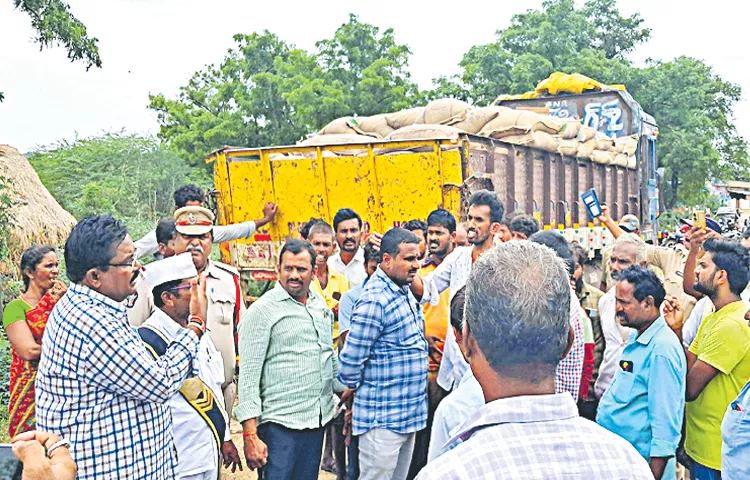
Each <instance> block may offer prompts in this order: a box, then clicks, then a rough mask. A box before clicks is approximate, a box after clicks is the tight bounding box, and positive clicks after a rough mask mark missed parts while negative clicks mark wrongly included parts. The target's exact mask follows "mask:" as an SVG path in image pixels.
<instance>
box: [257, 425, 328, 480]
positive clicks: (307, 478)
mask: <svg viewBox="0 0 750 480" xmlns="http://www.w3.org/2000/svg"><path fill="white" fill-rule="evenodd" d="M324 431H325V429H324V428H323V427H321V428H315V429H309V430H293V429H291V428H286V427H284V426H283V425H279V424H278V423H272V422H268V423H264V424H262V425H260V426H259V427H258V437H259V438H260V439H261V440H263V443H265V444H266V446H267V447H268V463H267V464H266V465H265V466H264V467H263V468H262V469H260V471H259V472H258V479H259V480H317V478H318V469H319V468H320V456H321V454H322V452H323V432H324Z"/></svg>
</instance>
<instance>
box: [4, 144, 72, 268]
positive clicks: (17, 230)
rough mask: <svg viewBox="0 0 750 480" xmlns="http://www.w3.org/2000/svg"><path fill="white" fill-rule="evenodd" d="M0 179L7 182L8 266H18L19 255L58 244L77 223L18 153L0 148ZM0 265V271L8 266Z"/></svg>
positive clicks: (5, 146) (11, 148)
mask: <svg viewBox="0 0 750 480" xmlns="http://www.w3.org/2000/svg"><path fill="white" fill-rule="evenodd" d="M0 177H4V178H6V179H8V180H10V185H9V187H10V197H11V199H12V200H13V203H14V206H13V207H12V209H11V218H12V219H13V225H12V226H11V229H10V245H9V247H10V259H9V262H8V263H10V264H11V265H14V266H17V265H18V262H19V261H20V258H21V254H22V253H23V251H24V250H25V249H27V248H28V247H30V246H31V245H34V244H37V245H59V244H60V243H62V242H64V241H65V239H66V238H67V237H68V234H69V233H70V230H71V229H72V228H73V226H74V225H75V224H76V220H75V218H73V215H71V214H70V213H68V212H67V211H66V210H65V209H64V208H62V207H61V206H60V204H59V203H57V201H56V200H55V199H54V198H53V197H52V195H51V194H50V193H49V191H48V190H47V188H46V187H45V186H44V185H42V182H41V181H40V180H39V175H37V173H36V171H35V170H34V168H33V167H32V166H31V164H30V163H29V161H28V160H27V159H26V157H24V156H23V155H21V154H20V153H19V152H18V150H16V149H15V148H13V147H10V146H8V145H0ZM3 267H4V266H3V265H0V271H2V270H6V271H7V270H8V269H9V268H8V265H5V268H3ZM11 270H12V269H11Z"/></svg>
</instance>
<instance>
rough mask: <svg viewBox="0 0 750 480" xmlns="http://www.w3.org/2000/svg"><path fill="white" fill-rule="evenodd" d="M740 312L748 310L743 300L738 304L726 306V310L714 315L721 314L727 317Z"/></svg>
mask: <svg viewBox="0 0 750 480" xmlns="http://www.w3.org/2000/svg"><path fill="white" fill-rule="evenodd" d="M739 310H747V306H746V305H745V302H743V301H742V300H738V301H736V302H732V303H728V304H726V305H724V308H722V309H721V310H719V311H718V312H714V313H721V315H722V316H725V315H731V314H733V313H735V311H739ZM743 313H744V312H743ZM743 316H744V315H743Z"/></svg>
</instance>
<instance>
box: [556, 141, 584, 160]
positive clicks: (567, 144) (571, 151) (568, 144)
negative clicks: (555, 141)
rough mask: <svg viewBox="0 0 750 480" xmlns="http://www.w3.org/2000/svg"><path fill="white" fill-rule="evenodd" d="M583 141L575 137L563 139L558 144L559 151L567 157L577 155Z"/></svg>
mask: <svg viewBox="0 0 750 480" xmlns="http://www.w3.org/2000/svg"><path fill="white" fill-rule="evenodd" d="M580 144H581V142H579V141H578V140H577V139H575V138H570V139H562V140H560V144H559V145H558V146H557V151H558V152H559V153H561V154H563V155H565V156H566V157H575V156H576V154H577V153H578V147H579V146H580Z"/></svg>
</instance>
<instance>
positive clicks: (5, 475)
mask: <svg viewBox="0 0 750 480" xmlns="http://www.w3.org/2000/svg"><path fill="white" fill-rule="evenodd" d="M22 475H23V464H22V463H21V460H19V459H17V458H16V456H15V455H13V451H12V450H11V447H10V444H8V443H2V444H0V478H2V479H8V480H21V476H22Z"/></svg>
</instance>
